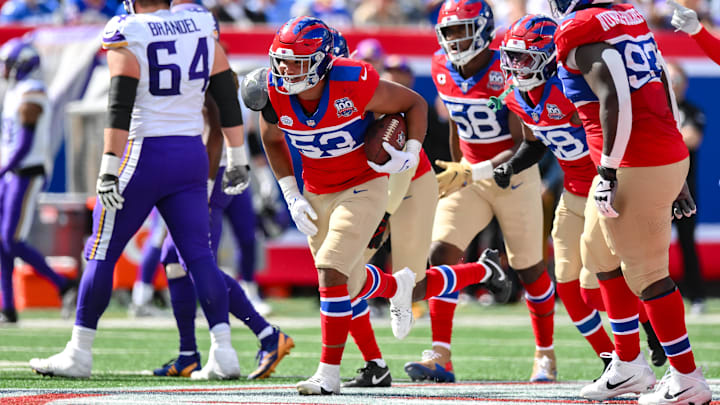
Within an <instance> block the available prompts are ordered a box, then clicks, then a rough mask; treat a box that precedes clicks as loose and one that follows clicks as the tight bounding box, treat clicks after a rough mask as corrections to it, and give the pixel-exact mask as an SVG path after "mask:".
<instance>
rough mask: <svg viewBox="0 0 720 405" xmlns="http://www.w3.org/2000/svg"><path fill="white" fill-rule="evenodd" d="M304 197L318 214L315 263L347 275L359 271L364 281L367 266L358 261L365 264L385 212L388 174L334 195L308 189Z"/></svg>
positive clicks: (312, 240) (320, 266) (318, 266)
mask: <svg viewBox="0 0 720 405" xmlns="http://www.w3.org/2000/svg"><path fill="white" fill-rule="evenodd" d="M356 190H365V191H362V192H357V193H356V192H355V191H356ZM305 197H306V198H307V199H308V202H310V205H312V207H313V209H315V212H316V213H317V215H318V220H317V221H316V225H317V227H318V233H317V234H316V235H315V236H312V237H310V238H309V240H310V246H311V251H312V252H313V255H314V258H315V266H316V267H317V268H329V269H335V270H337V271H339V272H340V273H342V274H344V275H346V276H348V277H350V276H351V274H352V273H353V272H359V273H361V274H362V276H361V278H362V280H363V281H364V277H365V270H364V265H360V266H358V265H357V263H362V259H363V254H364V252H365V250H366V248H367V244H368V242H370V238H371V237H372V235H373V233H374V232H375V229H376V228H377V226H378V224H379V223H380V220H381V219H382V217H383V215H384V214H385V206H386V205H387V177H378V178H375V179H372V180H370V181H368V182H366V183H363V184H360V185H357V186H355V187H351V188H349V189H347V190H344V191H340V192H337V193H332V194H313V193H309V192H306V194H305ZM358 267H359V268H358ZM348 287H350V286H348ZM358 291H359V290H358ZM351 296H352V294H351Z"/></svg>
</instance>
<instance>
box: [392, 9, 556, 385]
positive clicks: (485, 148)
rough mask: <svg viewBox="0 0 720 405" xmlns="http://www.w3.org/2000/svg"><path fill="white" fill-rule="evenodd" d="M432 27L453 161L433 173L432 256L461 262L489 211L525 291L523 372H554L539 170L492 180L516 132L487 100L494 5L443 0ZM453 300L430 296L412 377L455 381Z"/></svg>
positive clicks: (495, 57) (494, 87)
mask: <svg viewBox="0 0 720 405" xmlns="http://www.w3.org/2000/svg"><path fill="white" fill-rule="evenodd" d="M435 30H436V32H437V36H438V41H439V43H440V45H441V47H442V49H441V50H439V51H438V52H437V53H436V54H435V55H434V56H433V61H432V78H433V81H434V82H435V86H436V87H437V90H438V92H439V94H440V97H441V98H442V100H443V102H444V103H445V105H446V106H447V108H448V110H449V112H450V116H451V118H452V120H451V122H450V142H451V150H452V152H453V157H454V159H455V160H457V162H438V165H439V166H441V167H443V168H445V171H444V172H443V173H441V174H440V175H438V182H439V188H440V196H441V197H443V198H441V199H440V202H439V203H438V208H437V211H436V214H435V223H434V225H433V236H432V240H433V243H432V247H431V252H430V263H431V264H432V265H438V264H443V263H458V262H460V261H461V260H462V258H463V251H464V250H465V248H466V247H467V246H468V244H469V243H470V241H471V240H472V239H473V238H474V237H475V235H476V234H477V233H478V232H479V231H480V230H482V229H483V228H485V226H487V224H488V223H490V221H491V220H492V218H493V217H494V216H496V217H497V218H498V221H499V223H500V227H501V228H502V231H503V235H504V237H505V246H506V250H507V252H508V260H509V262H510V266H511V267H513V268H514V269H515V270H516V271H517V272H518V275H519V277H520V280H521V282H522V284H523V286H524V287H525V289H526V291H527V294H526V297H527V305H528V309H529V310H530V314H531V319H532V324H533V331H534V333H535V345H536V353H535V364H534V368H533V372H532V375H531V380H532V381H552V380H555V378H556V370H555V354H554V350H553V327H554V325H553V322H554V321H553V319H554V306H555V298H554V297H555V289H554V287H553V283H552V281H551V280H550V277H549V276H548V274H547V271H546V269H545V264H544V262H543V255H542V243H543V242H542V217H543V215H542V203H541V197H540V196H541V187H542V185H541V181H540V172H539V170H538V168H537V166H536V165H533V166H532V167H531V168H529V169H528V170H525V171H523V172H522V173H520V174H519V175H518V176H517V177H516V178H515V182H514V183H513V184H512V186H511V188H509V189H501V188H500V187H498V186H497V185H496V184H495V183H494V181H493V179H492V177H493V168H494V167H496V166H497V165H499V164H501V163H503V162H504V161H506V160H507V159H508V158H510V156H512V154H513V152H514V150H515V149H516V147H517V145H519V144H520V142H521V140H522V129H521V125H522V124H521V122H520V121H519V119H518V118H517V117H516V116H515V114H513V113H510V112H508V110H507V108H502V109H501V110H500V111H498V112H495V111H493V110H492V109H491V108H490V107H489V106H488V102H489V99H490V97H493V96H498V95H499V94H500V93H502V91H503V89H504V84H505V80H504V75H503V73H502V70H501V68H500V53H499V52H498V51H495V50H490V49H489V48H488V45H490V42H491V41H492V39H493V37H494V30H495V27H494V21H493V14H492V10H491V8H490V6H489V5H488V4H487V3H486V2H485V1H484V0H460V1H457V0H448V1H446V2H445V3H444V4H443V6H442V7H441V8H440V13H439V15H438V24H437V25H436V27H435ZM447 278H448V279H449V280H452V279H453V275H452V274H449V275H447ZM431 283H432V280H431V279H430V278H428V279H426V280H424V281H423V282H421V283H419V284H418V288H417V289H416V290H418V292H419V291H422V288H423V287H426V288H427V291H428V293H429V292H430V291H433V290H435V289H436V287H435V286H434V285H431ZM418 295H419V294H418ZM430 296H431V295H426V296H425V297H416V298H429V297H430ZM496 298H500V297H496ZM504 298H505V300H506V299H507V297H504ZM499 301H503V299H499ZM456 305H457V292H454V293H450V294H445V295H441V296H439V297H436V298H432V299H430V302H429V306H430V319H431V322H432V350H427V351H425V352H424V353H423V358H422V360H421V361H417V362H409V363H407V364H406V365H405V371H406V372H407V373H408V374H409V375H410V377H411V378H413V379H429V380H433V381H440V382H452V381H454V380H455V375H454V372H453V370H452V363H451V359H450V342H451V336H452V322H453V315H454V312H455V306H456Z"/></svg>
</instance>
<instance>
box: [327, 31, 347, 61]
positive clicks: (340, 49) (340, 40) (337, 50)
mask: <svg viewBox="0 0 720 405" xmlns="http://www.w3.org/2000/svg"><path fill="white" fill-rule="evenodd" d="M330 33H331V34H332V36H333V55H334V56H337V57H339V58H347V57H348V56H350V50H349V49H348V46H347V41H346V40H345V37H344V36H343V35H342V34H341V33H340V31H338V30H336V29H335V28H332V27H331V28H330Z"/></svg>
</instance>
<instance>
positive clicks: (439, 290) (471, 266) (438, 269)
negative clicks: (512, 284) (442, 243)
mask: <svg viewBox="0 0 720 405" xmlns="http://www.w3.org/2000/svg"><path fill="white" fill-rule="evenodd" d="M489 274H490V272H489V271H488V270H487V268H486V267H485V265H484V264H482V263H463V264H456V265H453V266H448V265H442V266H434V267H431V268H430V269H428V270H427V271H426V272H425V278H426V279H427V289H426V290H425V298H423V299H426V300H427V299H430V298H432V297H437V296H442V295H447V294H451V293H454V292H455V291H460V290H461V289H463V288H465V287H467V286H469V285H472V284H477V283H481V282H483V281H485V277H486V276H487V275H489Z"/></svg>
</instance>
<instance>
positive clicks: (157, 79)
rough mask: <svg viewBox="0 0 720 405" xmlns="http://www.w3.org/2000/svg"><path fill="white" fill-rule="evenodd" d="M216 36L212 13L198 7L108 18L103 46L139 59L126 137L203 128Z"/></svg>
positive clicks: (189, 132)
mask: <svg viewBox="0 0 720 405" xmlns="http://www.w3.org/2000/svg"><path fill="white" fill-rule="evenodd" d="M216 37H217V33H216V25H215V20H214V18H213V16H212V14H210V13H209V12H204V11H202V10H188V11H177V12H171V11H170V10H160V11H156V12H154V13H142V14H130V15H122V16H116V17H113V18H112V19H111V20H110V21H109V22H108V23H107V25H106V26H105V32H104V33H103V40H102V41H103V48H105V49H113V48H121V47H125V48H127V49H128V50H129V51H130V52H132V53H133V55H135V58H137V61H138V63H139V65H140V81H139V83H138V88H137V94H136V97H135V105H134V107H133V112H132V120H131V121H130V139H133V138H143V137H151V136H172V135H187V136H196V135H200V134H202V132H203V125H204V124H203V116H202V113H201V111H202V107H203V102H204V100H205V90H206V89H207V86H208V84H209V81H210V71H211V69H212V66H213V60H214V55H215V38H216Z"/></svg>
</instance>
